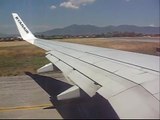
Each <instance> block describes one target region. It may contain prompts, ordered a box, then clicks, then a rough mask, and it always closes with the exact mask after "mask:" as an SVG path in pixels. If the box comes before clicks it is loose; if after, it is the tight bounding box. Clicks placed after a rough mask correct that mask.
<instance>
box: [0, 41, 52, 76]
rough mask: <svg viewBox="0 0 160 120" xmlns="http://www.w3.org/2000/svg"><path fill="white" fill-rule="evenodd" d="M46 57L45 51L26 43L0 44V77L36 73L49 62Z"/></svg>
mask: <svg viewBox="0 0 160 120" xmlns="http://www.w3.org/2000/svg"><path fill="white" fill-rule="evenodd" d="M44 56H45V51H43V50H42V49H39V48H37V47H35V46H33V45H30V44H29V43H27V42H24V41H16V42H0V76H15V75H22V74H24V73H25V71H30V72H33V73H35V72H36V70H37V69H38V68H39V67H41V66H42V65H45V64H46V63H48V62H49V61H48V60H47V59H46V58H45V57H44Z"/></svg>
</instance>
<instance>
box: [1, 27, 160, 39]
mask: <svg viewBox="0 0 160 120" xmlns="http://www.w3.org/2000/svg"><path fill="white" fill-rule="evenodd" d="M115 31H116V32H135V33H142V34H160V27H150V26H144V27H141V26H135V25H119V26H106V27H97V26H94V25H76V24H73V25H70V26H67V27H64V28H56V29H52V30H48V31H45V32H39V33H35V34H36V35H45V36H52V35H92V34H102V33H108V32H115ZM10 36H17V35H13V34H12V35H9V34H2V33H0V37H10Z"/></svg>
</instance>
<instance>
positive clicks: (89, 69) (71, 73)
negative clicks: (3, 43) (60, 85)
mask: <svg viewBox="0 0 160 120" xmlns="http://www.w3.org/2000/svg"><path fill="white" fill-rule="evenodd" d="M13 18H14V20H15V22H16V24H17V27H18V30H19V32H20V34H21V36H22V38H23V39H24V40H26V41H28V42H30V43H31V44H34V45H36V46H38V47H40V48H42V49H44V50H46V51H47V52H46V58H47V59H49V60H50V61H51V62H52V64H54V65H55V66H57V67H58V68H59V69H60V70H61V71H62V72H63V74H64V76H65V77H66V78H67V79H68V80H70V81H72V83H73V84H74V87H73V88H71V89H69V90H67V91H66V92H64V93H62V94H60V95H59V96H62V95H64V94H67V95H70V94H71V96H72V97H73V96H74V92H73V90H76V91H78V89H77V88H81V89H82V90H83V91H84V92H85V93H87V94H88V95H89V96H90V97H92V96H94V95H95V94H100V95H101V96H103V97H104V98H105V99H106V100H108V101H109V102H110V104H111V105H112V107H113V108H114V110H115V111H116V113H117V114H118V116H119V117H120V118H160V113H159V104H160V99H159V95H160V89H159V87H160V82H159V75H160V72H159V57H158V56H152V55H145V54H139V53H133V52H126V51H121V50H114V49H107V48H100V47H93V46H87V45H79V44H73V43H65V42H56V41H48V40H43V39H38V38H36V37H34V35H33V34H32V33H31V32H30V31H29V29H28V28H27V27H26V25H25V24H24V23H23V22H22V20H21V19H20V17H19V16H18V15H17V14H16V13H13ZM47 66H48V65H47ZM69 92H70V94H69ZM72 93H73V94H72ZM78 95H79V94H76V96H78ZM61 98H64V99H65V96H62V97H61ZM67 98H68V96H67Z"/></svg>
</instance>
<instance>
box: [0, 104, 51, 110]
mask: <svg viewBox="0 0 160 120" xmlns="http://www.w3.org/2000/svg"><path fill="white" fill-rule="evenodd" d="M50 106H53V105H52V104H40V105H33V106H17V107H3V108H2V107H0V112H7V111H15V110H33V109H41V108H46V107H50Z"/></svg>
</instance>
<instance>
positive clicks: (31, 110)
mask: <svg viewBox="0 0 160 120" xmlns="http://www.w3.org/2000/svg"><path fill="white" fill-rule="evenodd" d="M70 87H71V85H70V84H67V83H66V80H65V79H64V77H63V75H62V74H61V73H60V72H54V73H50V74H41V75H38V74H32V73H30V72H26V75H23V76H13V77H0V118H1V119H9V118H14V119H18V118H20V119H25V118H27V119H30V118H32V119H33V118H36V119H40V118H41V119H42V118H46V119H47V118H52V119H62V118H118V116H117V114H116V113H115V112H114V110H113V108H112V107H111V105H110V104H109V103H108V102H107V100H105V99H104V98H102V97H101V96H99V95H95V96H94V97H93V98H90V97H88V96H87V95H86V94H84V93H82V97H81V98H77V99H72V100H65V101H58V100H57V99H56V96H57V95H58V94H59V93H61V92H63V91H65V90H66V89H68V88H70Z"/></svg>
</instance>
